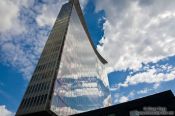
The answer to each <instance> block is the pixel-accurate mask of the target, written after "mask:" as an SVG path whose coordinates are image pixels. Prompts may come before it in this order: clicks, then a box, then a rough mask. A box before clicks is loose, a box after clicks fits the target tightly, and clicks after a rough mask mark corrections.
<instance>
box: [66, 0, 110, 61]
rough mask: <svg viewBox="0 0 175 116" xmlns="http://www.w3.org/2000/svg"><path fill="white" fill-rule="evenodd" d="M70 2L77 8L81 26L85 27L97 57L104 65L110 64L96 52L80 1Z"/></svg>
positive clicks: (72, 0)
mask: <svg viewBox="0 0 175 116" xmlns="http://www.w3.org/2000/svg"><path fill="white" fill-rule="evenodd" d="M69 2H71V3H73V4H74V6H75V9H76V11H77V14H78V16H79V19H80V22H81V24H82V25H83V28H84V30H85V32H86V34H87V36H88V39H89V41H90V43H91V46H92V48H93V49H94V51H95V54H96V55H97V57H98V58H99V60H100V61H101V62H102V63H103V64H106V63H108V62H107V61H106V60H105V59H104V58H103V57H102V56H101V55H100V53H99V52H98V51H97V50H96V48H95V46H94V44H93V41H92V39H91V36H90V34H89V31H88V28H87V25H86V22H85V19H84V16H83V12H82V10H81V7H80V3H79V0H69Z"/></svg>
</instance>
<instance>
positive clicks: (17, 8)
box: [0, 0, 86, 79]
mask: <svg viewBox="0 0 175 116" xmlns="http://www.w3.org/2000/svg"><path fill="white" fill-rule="evenodd" d="M67 1H68V0H59V1H57V0H43V1H40V2H38V1H34V0H13V1H11V0H5V1H0V17H1V21H0V26H1V29H0V38H1V39H0V52H1V54H0V62H1V63H4V64H5V65H9V66H12V67H14V68H17V69H18V71H19V72H21V73H22V74H23V76H24V77H25V79H26V78H27V79H29V78H30V77H31V74H32V72H33V70H34V67H35V65H36V63H37V60H38V59H39V56H40V54H41V52H42V49H43V47H44V45H45V42H46V40H47V38H48V35H49V31H50V30H51V27H52V26H53V24H54V21H55V19H56V17H57V15H58V13H59V10H60V8H61V6H62V4H63V3H65V2H67ZM84 5H86V2H85V1H84V0H82V1H81V6H84ZM7 12H8V13H7Z"/></svg>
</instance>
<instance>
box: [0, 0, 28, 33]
mask: <svg viewBox="0 0 175 116" xmlns="http://www.w3.org/2000/svg"><path fill="white" fill-rule="evenodd" d="M19 7H20V4H15V2H14V1H11V0H1V1H0V16H1V21H0V27H1V28H0V33H4V32H7V31H8V32H11V33H13V34H19V33H21V32H23V31H24V30H25V28H24V27H23V25H22V24H21V23H20V20H19V19H18V16H19V10H20V8H19Z"/></svg>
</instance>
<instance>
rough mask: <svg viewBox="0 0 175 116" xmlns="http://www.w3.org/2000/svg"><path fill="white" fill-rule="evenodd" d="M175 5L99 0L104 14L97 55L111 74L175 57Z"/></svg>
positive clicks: (170, 3)
mask: <svg viewBox="0 0 175 116" xmlns="http://www.w3.org/2000/svg"><path fill="white" fill-rule="evenodd" d="M174 5H175V1H173V0H169V1H164V0H159V1H150V0H146V1H145V0H140V1H139V0H130V1H129V0H110V1H106V0H97V1H96V12H98V11H100V10H104V11H105V15H106V22H105V23H104V25H103V29H104V37H103V38H102V39H101V43H102V46H100V45H99V46H98V47H97V48H98V51H99V52H101V54H102V55H103V56H104V57H105V58H106V59H107V61H108V63H109V67H110V71H114V70H125V69H127V68H130V69H134V70H137V69H138V68H140V67H141V66H142V63H148V62H157V61H158V60H160V59H163V58H166V57H168V56H173V55H175V47H174V46H175V31H174V29H173V27H174V26H175V7H174Z"/></svg>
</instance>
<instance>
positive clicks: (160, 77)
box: [117, 66, 175, 88]
mask: <svg viewBox="0 0 175 116" xmlns="http://www.w3.org/2000/svg"><path fill="white" fill-rule="evenodd" d="M167 67H171V66H167ZM165 69H167V68H165ZM170 70H171V71H169V70H166V71H168V73H164V72H157V71H158V70H157V69H155V68H152V69H148V70H147V71H146V72H141V73H137V74H135V75H133V76H127V77H126V79H125V81H124V82H123V83H119V84H118V86H117V88H119V87H128V86H129V85H136V84H140V83H152V84H155V85H154V88H157V87H158V86H159V84H160V83H161V82H167V81H171V80H174V79H175V68H170Z"/></svg>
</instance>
